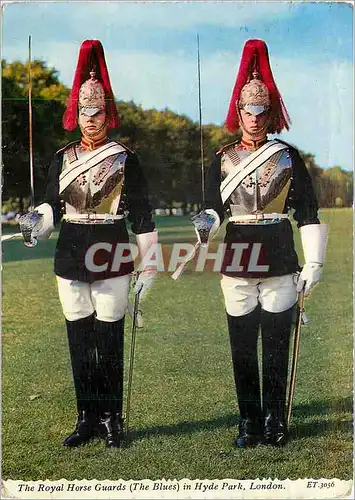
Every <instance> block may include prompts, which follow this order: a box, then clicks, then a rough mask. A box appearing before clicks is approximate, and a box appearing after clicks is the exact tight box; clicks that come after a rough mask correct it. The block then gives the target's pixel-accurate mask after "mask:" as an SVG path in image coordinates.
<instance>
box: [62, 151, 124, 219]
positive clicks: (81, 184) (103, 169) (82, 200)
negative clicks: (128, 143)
mask: <svg viewBox="0 0 355 500" xmlns="http://www.w3.org/2000/svg"><path fill="white" fill-rule="evenodd" d="M87 154H88V153H87V150H86V149H84V148H83V147H81V146H80V145H76V146H75V145H72V146H71V147H70V148H68V149H67V150H66V151H65V152H64V156H63V171H65V170H66V169H68V168H70V164H71V163H72V162H73V161H74V160H77V159H78V160H80V159H83V160H84V161H85V156H86V155H87ZM126 158H127V153H126V152H120V153H118V154H114V155H111V156H107V157H106V158H104V159H103V160H101V161H100V162H99V163H97V164H96V165H95V166H93V167H91V168H90V169H89V170H87V171H85V172H83V173H81V174H79V175H78V176H77V177H76V178H75V179H74V180H73V181H72V182H71V183H70V184H69V186H67V187H66V188H65V189H64V191H63V192H62V194H61V196H62V198H63V200H64V201H65V204H66V213H67V214H74V213H90V212H94V213H98V214H99V213H108V214H116V213H117V210H118V206H119V203H120V199H121V193H122V188H123V182H124V165H125V161H126Z"/></svg>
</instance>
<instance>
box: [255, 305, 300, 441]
mask: <svg viewBox="0 0 355 500" xmlns="http://www.w3.org/2000/svg"><path fill="white" fill-rule="evenodd" d="M292 314H293V307H292V308H290V309H287V310H286V311H284V312H281V313H270V312H267V311H264V310H263V311H262V313H261V332H262V333H261V334H262V347H263V355H262V359H263V413H264V441H263V442H264V444H266V445H269V446H283V445H285V444H286V442H287V437H288V436H287V424H286V390H287V372H288V357H289V343H290V334H291V327H292Z"/></svg>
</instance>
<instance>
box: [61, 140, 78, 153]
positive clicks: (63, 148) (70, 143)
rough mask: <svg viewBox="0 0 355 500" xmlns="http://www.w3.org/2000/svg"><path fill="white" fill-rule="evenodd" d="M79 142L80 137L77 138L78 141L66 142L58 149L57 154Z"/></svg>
mask: <svg viewBox="0 0 355 500" xmlns="http://www.w3.org/2000/svg"><path fill="white" fill-rule="evenodd" d="M79 142H80V139H77V140H76V141H72V142H69V143H68V144H66V145H65V146H63V147H62V148H60V149H58V151H56V154H58V153H61V152H62V151H65V150H66V149H67V148H69V146H73V145H74V144H79Z"/></svg>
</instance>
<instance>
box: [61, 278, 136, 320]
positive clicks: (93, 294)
mask: <svg viewBox="0 0 355 500" xmlns="http://www.w3.org/2000/svg"><path fill="white" fill-rule="evenodd" d="M56 278H57V284H58V292H59V299H60V302H61V304H62V308H63V313H64V316H65V317H66V319H67V320H68V321H76V320H78V319H81V318H86V317H87V316H90V315H91V314H93V312H96V317H97V319H98V320H100V321H107V322H113V321H118V320H119V319H121V318H123V316H124V314H125V311H126V309H127V304H128V294H129V285H130V280H131V277H130V275H129V274H127V275H126V276H118V277H117V278H109V279H106V280H99V281H94V283H91V284H90V283H84V282H82V281H75V280H67V279H64V278H61V277H60V276H57V277H56Z"/></svg>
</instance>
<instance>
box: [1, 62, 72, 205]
mask: <svg viewBox="0 0 355 500" xmlns="http://www.w3.org/2000/svg"><path fill="white" fill-rule="evenodd" d="M1 65H2V117H3V122H2V133H3V135H2V143H3V199H6V198H7V197H11V196H12V197H14V196H16V197H18V198H19V199H20V209H23V202H24V198H26V197H28V196H29V194H30V174H29V155H30V148H29V103H28V65H27V64H24V63H21V62H19V61H15V62H13V63H11V64H7V63H6V61H5V60H3V61H2V64H1ZM31 72H32V116H33V127H32V128H33V156H34V171H35V193H36V198H37V199H38V200H40V199H41V197H42V195H43V189H44V184H45V179H46V176H47V171H48V165H49V163H50V161H51V159H52V156H53V153H54V151H56V149H58V148H59V147H60V145H61V144H62V143H63V141H65V140H66V134H65V132H64V130H63V128H62V126H61V118H62V114H63V111H64V103H65V100H66V98H67V96H68V89H67V88H66V87H65V86H64V85H63V84H62V83H60V82H59V79H58V73H57V71H56V70H54V69H53V68H47V65H46V63H44V62H43V61H37V60H35V61H33V62H32V64H31Z"/></svg>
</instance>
